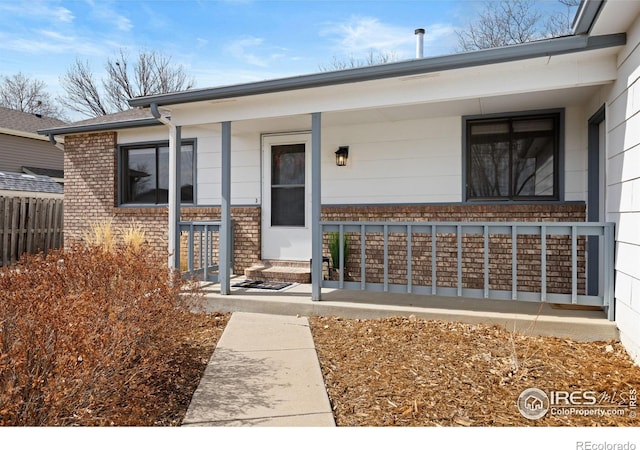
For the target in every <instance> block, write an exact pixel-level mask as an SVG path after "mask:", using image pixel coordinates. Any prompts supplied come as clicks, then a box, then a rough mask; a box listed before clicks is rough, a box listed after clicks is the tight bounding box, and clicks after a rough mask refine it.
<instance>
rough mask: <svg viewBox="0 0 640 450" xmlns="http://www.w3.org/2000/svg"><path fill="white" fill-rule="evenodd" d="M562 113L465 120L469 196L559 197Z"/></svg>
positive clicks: (472, 198)
mask: <svg viewBox="0 0 640 450" xmlns="http://www.w3.org/2000/svg"><path fill="white" fill-rule="evenodd" d="M560 127H561V116H560V113H550V114H532V115H517V116H511V117H493V118H486V119H474V120H467V121H466V131H465V132H466V177H467V179H466V199H467V200H471V201H473V200H518V201H521V200H525V201H526V200H559V175H560V174H559V167H560V164H559V161H560V131H561V130H560Z"/></svg>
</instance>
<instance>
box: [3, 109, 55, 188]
mask: <svg viewBox="0 0 640 450" xmlns="http://www.w3.org/2000/svg"><path fill="white" fill-rule="evenodd" d="M64 125H65V122H63V121H62V120H58V119H54V118H51V117H42V116H40V115H37V114H31V113H26V112H22V111H16V110H13V109H8V108H3V107H1V106H0V172H11V173H18V174H19V173H25V174H28V175H43V176H47V177H50V178H52V179H53V180H54V181H56V182H58V183H63V182H64V171H63V170H64V156H63V154H62V149H61V148H59V147H56V146H55V145H53V144H52V143H51V142H49V139H48V138H47V137H46V136H42V135H40V134H38V130H40V129H42V128H50V127H60V126H64Z"/></svg>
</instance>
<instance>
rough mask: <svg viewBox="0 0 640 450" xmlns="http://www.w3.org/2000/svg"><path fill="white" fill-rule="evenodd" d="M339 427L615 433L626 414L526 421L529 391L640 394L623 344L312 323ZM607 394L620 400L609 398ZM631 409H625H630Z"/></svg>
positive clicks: (398, 323)
mask: <svg viewBox="0 0 640 450" xmlns="http://www.w3.org/2000/svg"><path fill="white" fill-rule="evenodd" d="M310 323H311V329H312V334H313V338H314V341H315V344H316V347H317V351H318V356H319V359H320V363H321V366H322V372H323V375H324V378H325V384H326V386H327V390H328V393H329V397H330V400H331V403H332V406H333V410H334V415H335V418H336V423H337V425H338V426H612V425H616V426H617V425H627V426H635V425H638V424H640V421H638V419H637V418H635V417H631V415H630V414H629V412H630V410H629V409H627V411H626V414H625V416H624V417H601V416H577V415H564V416H561V415H551V414H547V415H546V416H545V417H544V418H542V419H539V420H529V419H527V418H525V417H523V416H522V415H521V414H520V412H519V411H518V408H517V404H516V402H517V399H518V396H519V395H520V393H521V392H522V391H523V390H524V389H527V388H532V387H537V388H539V389H542V390H544V391H547V392H548V391H551V390H555V391H560V390H567V391H595V392H597V393H598V401H599V402H600V401H602V404H603V405H606V406H611V405H612V404H613V403H614V402H615V403H616V404H617V403H625V402H626V406H628V404H629V394H630V392H631V390H632V389H633V390H635V392H637V391H638V390H640V368H639V367H638V366H636V365H634V364H633V362H632V361H631V360H630V358H629V357H628V355H627V353H626V351H625V350H624V348H623V347H622V346H621V344H620V343H618V342H591V343H580V342H575V341H572V340H568V339H558V338H549V337H530V336H524V335H519V334H515V333H512V332H509V331H507V330H505V329H504V328H501V327H497V326H485V325H467V324H461V323H448V322H440V321H425V320H420V319H416V318H415V317H412V318H389V319H377V320H346V319H340V318H329V317H316V318H311V319H310ZM603 393H607V394H609V395H611V397H612V398H611V399H609V400H606V401H605V399H604V397H603V395H604V394H603ZM626 406H625V407H626Z"/></svg>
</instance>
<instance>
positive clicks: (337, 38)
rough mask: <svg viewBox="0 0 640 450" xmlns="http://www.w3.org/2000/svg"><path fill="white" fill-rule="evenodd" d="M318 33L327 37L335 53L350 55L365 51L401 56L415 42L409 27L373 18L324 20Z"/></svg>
mask: <svg viewBox="0 0 640 450" xmlns="http://www.w3.org/2000/svg"><path fill="white" fill-rule="evenodd" d="M321 36H328V37H329V38H330V39H331V40H332V41H333V42H334V45H335V46H336V48H337V49H339V53H342V54H350V55H359V54H363V53H366V52H369V51H375V52H384V53H386V52H393V53H396V54H398V55H403V54H406V53H407V52H408V49H410V48H411V44H412V43H413V42H415V41H414V39H415V38H414V35H413V30H410V29H407V28H405V27H400V26H395V25H390V24H385V23H382V22H381V21H380V20H379V19H377V18H375V17H351V18H350V19H348V20H347V21H345V22H336V23H327V24H326V26H324V27H323V29H322V31H321Z"/></svg>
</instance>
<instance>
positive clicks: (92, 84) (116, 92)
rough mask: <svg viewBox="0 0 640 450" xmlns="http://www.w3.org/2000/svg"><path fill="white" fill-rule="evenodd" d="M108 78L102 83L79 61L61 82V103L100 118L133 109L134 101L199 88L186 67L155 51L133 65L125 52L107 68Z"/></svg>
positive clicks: (145, 54) (141, 57) (142, 56)
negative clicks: (188, 74) (63, 93)
mask: <svg viewBox="0 0 640 450" xmlns="http://www.w3.org/2000/svg"><path fill="white" fill-rule="evenodd" d="M105 69H106V75H105V78H104V79H102V80H101V81H100V82H98V81H97V80H96V78H95V76H94V74H93V71H92V70H91V68H90V66H89V63H88V62H82V61H78V60H76V62H75V64H74V65H73V66H71V67H70V68H69V69H68V70H67V73H66V74H65V75H64V76H63V77H62V78H61V80H60V82H61V84H62V86H63V88H64V90H65V92H66V94H67V95H66V97H63V98H61V99H60V101H61V102H62V103H63V104H64V105H65V106H66V107H67V108H69V109H72V110H74V111H77V112H79V113H81V114H84V115H86V116H89V117H97V116H101V115H104V114H110V113H114V112H119V111H125V110H127V109H129V108H130V107H129V104H128V103H127V100H128V99H130V98H133V97H139V96H145V95H153V94H166V93H169V92H176V91H180V90H185V89H190V88H192V87H193V86H194V85H195V81H194V80H193V79H188V78H187V75H186V73H185V72H184V69H183V67H182V66H175V65H173V64H172V63H171V58H170V57H168V56H164V55H161V54H159V53H157V52H155V51H147V52H141V53H139V54H138V57H137V59H136V60H135V61H134V62H133V63H131V64H130V63H129V56H128V55H127V54H126V53H124V52H123V51H122V50H121V51H120V53H119V54H118V56H117V57H115V58H109V59H108V60H107V63H106V65H105Z"/></svg>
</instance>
